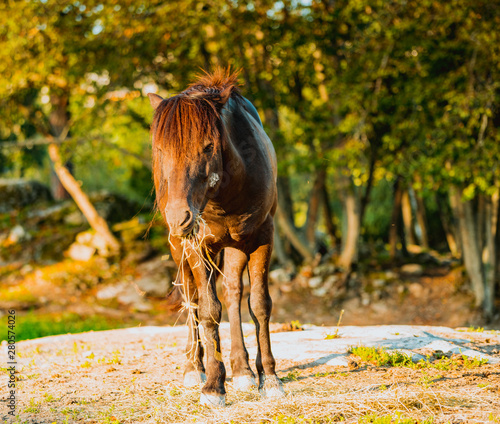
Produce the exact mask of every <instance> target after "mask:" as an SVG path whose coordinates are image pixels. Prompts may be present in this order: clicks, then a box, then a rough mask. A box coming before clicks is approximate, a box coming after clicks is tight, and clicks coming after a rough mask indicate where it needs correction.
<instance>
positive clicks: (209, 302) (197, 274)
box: [189, 255, 226, 406]
mask: <svg viewBox="0 0 500 424" xmlns="http://www.w3.org/2000/svg"><path fill="white" fill-rule="evenodd" d="M198 260H199V259H198V258H196V255H191V257H190V258H189V263H190V265H191V270H192V271H193V275H194V278H195V281H196V286H197V290H198V317H199V320H200V324H201V326H202V327H203V331H204V339H205V340H204V341H205V347H206V351H207V364H206V365H207V366H206V375H207V381H206V383H205V385H204V386H203V388H202V390H201V392H202V393H201V397H200V404H202V405H212V406H224V405H225V403H226V390H225V388H224V382H225V380H226V369H225V367H224V363H223V362H222V353H221V343H220V338H219V324H220V320H221V311H222V306H221V303H220V301H219V299H218V298H217V292H216V288H215V272H214V273H212V272H208V271H207V270H206V268H205V266H204V264H201V263H199V262H198Z"/></svg>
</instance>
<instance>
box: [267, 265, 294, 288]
mask: <svg viewBox="0 0 500 424" xmlns="http://www.w3.org/2000/svg"><path fill="white" fill-rule="evenodd" d="M291 279H292V278H291V276H290V274H289V273H288V272H286V271H285V270H284V269H283V268H277V269H273V270H272V271H271V272H270V273H269V280H271V282H272V283H276V284H280V283H288V282H290V281H291Z"/></svg>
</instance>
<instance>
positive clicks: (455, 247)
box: [436, 193, 462, 257]
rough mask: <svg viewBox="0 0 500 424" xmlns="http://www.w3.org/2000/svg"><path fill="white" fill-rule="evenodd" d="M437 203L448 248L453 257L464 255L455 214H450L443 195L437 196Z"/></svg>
mask: <svg viewBox="0 0 500 424" xmlns="http://www.w3.org/2000/svg"><path fill="white" fill-rule="evenodd" d="M436 203H437V205H438V209H439V218H440V220H441V225H442V226H443V230H444V233H445V235H446V242H447V243H448V248H449V249H450V252H451V254H452V255H453V256H455V257H459V256H461V254H462V249H461V246H460V238H459V236H458V235H457V226H456V224H455V219H454V217H453V214H452V213H451V212H450V209H449V205H448V202H447V201H446V199H445V198H443V195H442V194H441V193H437V194H436Z"/></svg>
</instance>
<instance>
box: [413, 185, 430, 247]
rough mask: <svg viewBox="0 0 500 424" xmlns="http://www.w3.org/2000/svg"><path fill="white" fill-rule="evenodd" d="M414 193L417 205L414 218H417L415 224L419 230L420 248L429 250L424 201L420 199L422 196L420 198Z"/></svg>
mask: <svg viewBox="0 0 500 424" xmlns="http://www.w3.org/2000/svg"><path fill="white" fill-rule="evenodd" d="M414 193H415V200H416V203H417V208H416V216H417V223H418V226H419V228H420V234H419V235H420V246H422V247H423V248H425V249H428V248H429V235H428V231H427V217H426V213H425V203H424V199H422V196H420V195H419V194H418V193H416V192H414Z"/></svg>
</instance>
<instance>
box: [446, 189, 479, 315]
mask: <svg viewBox="0 0 500 424" xmlns="http://www.w3.org/2000/svg"><path fill="white" fill-rule="evenodd" d="M450 198H451V199H452V202H451V203H452V204H453V205H454V213H455V214H456V217H457V221H458V227H459V231H460V238H461V240H462V249H463V260H464V264H465V269H466V271H467V274H468V276H469V279H470V281H471V283H472V291H473V292H474V296H475V298H476V299H475V301H476V307H484V300H485V287H484V274H483V266H482V254H481V253H482V252H481V248H480V246H479V244H478V236H477V228H476V222H477V220H476V219H477V217H476V216H474V208H473V205H472V200H468V201H463V200H462V190H460V189H458V188H457V187H451V189H450Z"/></svg>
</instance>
